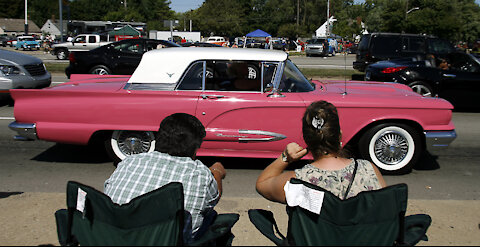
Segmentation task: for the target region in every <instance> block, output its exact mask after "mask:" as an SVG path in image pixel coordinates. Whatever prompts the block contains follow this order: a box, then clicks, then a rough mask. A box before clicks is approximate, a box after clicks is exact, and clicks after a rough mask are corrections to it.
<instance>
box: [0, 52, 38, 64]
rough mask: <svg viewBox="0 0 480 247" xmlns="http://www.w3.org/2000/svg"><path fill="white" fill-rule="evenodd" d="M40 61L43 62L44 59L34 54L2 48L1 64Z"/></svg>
mask: <svg viewBox="0 0 480 247" xmlns="http://www.w3.org/2000/svg"><path fill="white" fill-rule="evenodd" d="M39 63H42V60H41V59H39V58H36V57H34V56H30V55H26V54H22V53H19V52H13V51H7V50H3V49H0V64H5V65H26V64H39Z"/></svg>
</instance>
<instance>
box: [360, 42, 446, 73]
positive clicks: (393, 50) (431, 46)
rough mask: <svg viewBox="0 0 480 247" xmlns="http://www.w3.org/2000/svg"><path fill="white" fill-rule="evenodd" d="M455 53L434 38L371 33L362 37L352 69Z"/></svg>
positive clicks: (363, 69) (363, 68)
mask: <svg viewBox="0 0 480 247" xmlns="http://www.w3.org/2000/svg"><path fill="white" fill-rule="evenodd" d="M452 52H455V48H454V46H453V45H452V44H451V43H450V42H448V41H446V40H443V39H440V38H437V37H435V36H428V35H421V34H403V33H371V34H365V35H363V36H362V38H361V40H360V43H359V44H358V49H357V55H356V60H355V61H354V62H353V68H354V69H356V70H359V71H362V72H363V71H365V69H366V67H367V66H368V65H369V64H372V63H376V62H378V61H382V60H390V59H396V58H405V57H416V58H420V59H425V58H426V56H427V55H429V54H431V55H434V56H437V57H438V56H445V55H446V54H449V53H452Z"/></svg>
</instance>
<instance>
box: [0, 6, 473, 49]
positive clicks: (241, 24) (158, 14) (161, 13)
mask: <svg viewBox="0 0 480 247" xmlns="http://www.w3.org/2000/svg"><path fill="white" fill-rule="evenodd" d="M123 1H127V7H126V8H125V5H124V2H123ZM62 2H63V17H64V20H67V19H70V20H86V21H88V20H90V21H91V20H110V21H136V22H146V23H147V28H148V29H150V30H153V29H155V30H166V29H168V27H167V28H166V27H164V26H163V20H172V19H175V20H179V21H180V27H179V28H178V29H181V27H187V26H189V21H190V20H192V23H193V30H194V31H200V32H201V33H202V34H203V35H204V36H209V35H221V36H230V37H232V36H243V35H245V34H246V33H248V32H251V31H253V30H256V29H262V30H264V31H266V32H268V33H270V34H272V35H273V36H284V37H291V38H294V37H311V36H312V35H313V34H314V33H315V30H316V29H317V28H318V27H320V26H321V25H322V24H323V23H324V22H325V21H326V19H327V0H235V1H231V0H205V1H204V2H203V4H202V5H201V6H200V7H199V8H198V9H195V10H191V11H188V12H185V13H175V12H174V11H172V10H171V9H170V7H169V5H170V1H169V0H62ZM58 5H59V3H58V0H30V1H29V8H28V13H29V18H30V19H31V20H33V21H34V22H35V23H36V24H37V25H39V26H42V25H43V23H45V21H46V20H47V19H50V18H52V16H54V17H55V18H57V19H58V16H59V6H58ZM414 8H418V9H414ZM0 9H2V11H1V12H0V17H1V18H24V1H11V0H0ZM329 10H330V11H329V12H330V15H333V16H335V18H336V19H337V21H336V22H335V23H334V25H333V33H335V34H338V35H340V36H342V37H346V38H352V37H353V35H356V34H360V32H361V25H360V24H361V23H364V24H366V26H367V28H368V31H369V32H406V33H423V34H430V35H436V36H439V37H442V38H446V39H449V40H452V41H457V40H463V41H469V42H472V41H475V40H477V39H479V38H480V14H479V13H480V6H479V5H478V4H476V3H475V0H365V1H364V3H361V4H355V3H354V1H353V0H330V8H329ZM409 10H411V11H410V12H409V13H408V14H407V11H409Z"/></svg>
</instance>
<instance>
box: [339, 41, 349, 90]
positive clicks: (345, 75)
mask: <svg viewBox="0 0 480 247" xmlns="http://www.w3.org/2000/svg"><path fill="white" fill-rule="evenodd" d="M342 42H343V38H342ZM342 47H343V48H342V49H344V50H345V47H344V46H343V44H342ZM341 54H343V58H344V60H343V61H344V62H343V64H344V68H345V73H344V74H343V78H344V80H345V81H344V85H345V89H344V91H343V94H342V95H347V94H348V93H347V53H346V52H344V51H343V50H342V51H341Z"/></svg>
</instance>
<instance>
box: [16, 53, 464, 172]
mask: <svg viewBox="0 0 480 247" xmlns="http://www.w3.org/2000/svg"><path fill="white" fill-rule="evenodd" d="M11 94H12V97H13V98H14V100H15V108H14V113H15V120H16V121H15V122H13V123H11V124H10V128H11V129H13V130H15V131H17V132H18V134H19V135H18V136H17V138H19V139H41V140H46V141H52V142H58V143H70V144H83V145H86V144H89V143H91V142H93V141H104V142H105V143H106V149H107V151H108V152H109V154H110V155H111V156H112V158H113V159H114V160H115V161H119V160H121V159H123V158H125V157H126V156H127V155H130V154H134V153H140V152H150V151H152V150H154V148H155V132H156V131H157V130H158V127H159V123H160V122H161V121H162V119H163V118H165V117H166V116H168V115H170V114H172V113H176V112H184V113H189V114H192V115H195V116H197V117H198V118H199V119H200V120H201V121H202V123H203V124H204V125H205V127H206V130H207V136H206V138H205V141H204V143H203V145H202V146H201V149H200V150H199V152H198V155H199V156H222V157H251V158H276V157H277V156H278V155H279V154H280V153H281V151H282V150H283V148H284V147H285V145H286V144H287V143H289V142H297V143H300V144H302V145H305V144H304V142H303V139H302V133H301V117H302V115H303V113H304V110H305V108H306V107H307V106H308V105H309V104H310V103H311V102H313V101H317V100H326V101H329V102H331V103H333V104H334V105H336V106H337V108H338V111H339V115H340V121H341V127H342V131H343V137H342V138H343V139H342V143H343V145H344V146H347V147H348V148H349V149H350V150H352V151H354V153H356V154H357V155H358V157H362V158H365V159H369V160H371V161H373V162H374V163H375V164H376V165H377V166H378V167H379V168H381V170H382V171H384V172H387V173H397V174H400V173H406V172H409V171H410V170H411V168H412V167H413V166H414V164H415V162H416V161H417V160H418V158H419V156H420V154H421V153H422V152H424V151H425V150H426V149H428V150H434V149H438V148H444V147H447V146H448V145H449V144H450V143H451V142H452V141H453V140H454V139H455V137H456V133H455V127H454V125H453V123H452V121H451V117H452V108H453V107H452V105H451V104H450V103H449V102H447V101H445V100H443V99H439V98H431V97H422V96H420V95H419V94H417V93H414V92H412V91H411V89H409V88H408V87H407V86H404V85H402V84H395V83H383V82H382V83H380V82H362V83H360V82H349V83H344V82H328V83H325V82H320V81H309V80H307V79H306V78H305V77H304V75H303V74H302V73H301V72H300V71H299V70H298V68H297V67H296V66H295V64H293V63H292V62H291V61H290V60H289V59H288V56H287V54H286V53H285V52H283V51H270V50H260V49H229V48H190V49H185V48H171V49H160V50H154V51H150V52H147V53H145V55H144V56H143V58H142V61H141V62H140V65H139V66H138V68H137V69H136V71H135V73H134V74H133V75H132V76H98V75H72V79H71V81H70V82H67V83H64V84H61V85H58V86H54V87H51V88H46V89H40V90H12V91H11ZM160 141H161V140H160ZM307 158H308V157H307ZM310 158H311V157H310Z"/></svg>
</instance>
